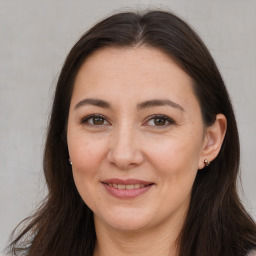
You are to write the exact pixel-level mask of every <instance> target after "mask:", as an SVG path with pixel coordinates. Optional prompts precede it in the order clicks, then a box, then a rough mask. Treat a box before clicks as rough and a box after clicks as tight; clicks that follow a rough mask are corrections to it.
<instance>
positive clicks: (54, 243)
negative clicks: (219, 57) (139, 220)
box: [9, 11, 256, 256]
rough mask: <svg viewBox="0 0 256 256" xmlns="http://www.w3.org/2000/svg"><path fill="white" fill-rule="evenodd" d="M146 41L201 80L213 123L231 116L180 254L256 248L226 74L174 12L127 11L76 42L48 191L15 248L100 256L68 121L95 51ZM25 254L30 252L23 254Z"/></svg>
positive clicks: (203, 174) (53, 136) (61, 99)
mask: <svg viewBox="0 0 256 256" xmlns="http://www.w3.org/2000/svg"><path fill="white" fill-rule="evenodd" d="M139 45H146V46H150V47H155V48H157V49H160V50H162V51H163V52H164V53H166V54H167V55H169V56H170V58H172V59H173V60H174V61H176V63H177V64H178V65H179V66H180V67H181V68H182V69H183V70H184V71H185V72H186V73H187V74H188V75H189V76H190V77H191V78H192V79H193V82H194V92H195V94H196V96H197V98H198V101H199V103H200V106H201V112H202V116H203V120H204V123H205V126H209V125H211V124H213V123H214V121H215V117H216V115H217V114H218V113H223V114H224V115H225V116H226V118H227V122H228V126H227V132H226V136H225V139H224V142H223V145H222V148H221V151H220V153H219V155H218V157H217V158H216V159H215V160H214V161H213V162H212V164H211V165H210V166H209V167H207V169H206V170H203V171H198V174H197V177H196V180H195V182H194V185H193V190H192V197H191V203H190V207H189V211H188V215H187V218H186V220H185V223H184V226H183V229H182V232H181V233H180V236H179V245H180V246H179V247H180V251H179V255H180V256H188V255H192V256H220V255H221V256H223V255H224V256H225V255H229V256H230V255H234V256H238V255H239V256H241V255H245V254H246V253H247V252H248V251H249V250H250V249H252V248H256V225H255V223H254V222H253V220H252V219H251V218H250V216H249V215H248V214H247V212H246V211H245V209H244V207H243V206H242V204H241V202H240V200H239V197H238V195H237V187H236V186H237V185H236V184H237V176H238V171H239V137H238V131H237V125H236V120H235V117H234V113H233V109H232V106H231V102H230V99H229V95H228V93H227V90H226V87H225V85H224V82H223V80H222V78H221V75H220V73H219V71H218V69H217V67H216V65H215V62H214V60H213V58H212V57H211V55H210V53H209V51H208V50H207V48H206V47H205V45H204V43H203V42H202V41H201V39H200V38H199V36H198V35H197V34H196V33H195V32H194V31H193V30H192V29H191V28H190V27H189V25H187V24H186V23H185V22H184V21H183V20H181V19H180V18H178V17H177V16H175V15H174V14H172V13H169V12H163V11H149V12H147V13H133V12H128V13H119V14H115V15H113V16H111V17H109V18H106V19H105V20H103V21H101V22H99V23H98V24H96V25H95V26H94V27H92V28H91V29H90V30H89V31H88V32H87V33H85V34H84V35H83V36H82V37H81V38H80V40H79V41H78V42H77V43H76V44H75V45H74V47H73V48H72V49H71V51H70V53H69V54H68V56H67V58H66V61H65V63H64V65H63V68H62V71H61V73H60V76H59V80H58V83H57V88H56V93H55V98H54V103H53V107H52V114H51V119H50V123H49V128H48V135H47V140H46V145H45V152H44V174H45V179H46V183H47V186H48V190H49V192H48V196H47V198H46V199H45V201H44V202H43V203H42V205H41V207H40V208H39V209H38V210H37V212H36V213H35V214H34V215H33V216H32V217H30V218H29V219H28V220H27V221H28V223H27V224H26V227H25V228H24V229H23V230H22V231H21V232H20V233H19V235H17V236H16V239H15V240H14V241H13V242H12V243H11V245H10V247H9V251H10V253H11V254H12V255H21V254H20V253H25V255H29V256H60V255H61V256H82V255H83V256H84V255H88V256H91V255H93V251H94V245H95V241H96V235H95V229H94V222H93V213H92V211H91V210H90V209H89V208H88V207H87V206H86V204H85V203H84V202H83V201H82V199H81V198H80V196H79V194H78V192H77V189H76V186H75V184H74V180H73V177H72V171H71V167H70V165H69V163H68V156H69V154H68V148H67V142H66V123H67V119H68V114H69V105H70V100H71V96H72V90H73V84H74V79H75V77H76V74H77V72H78V70H79V68H80V67H81V64H82V63H83V62H84V60H85V59H86V58H87V57H88V56H89V55H90V54H91V53H92V52H94V51H96V50H98V49H100V48H102V47H108V46H112V47H113V46H114V47H134V46H139ZM22 255H24V254H22Z"/></svg>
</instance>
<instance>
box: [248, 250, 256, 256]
mask: <svg viewBox="0 0 256 256" xmlns="http://www.w3.org/2000/svg"><path fill="white" fill-rule="evenodd" d="M246 256H256V250H251V251H250V252H249V253H248V254H247V255H246Z"/></svg>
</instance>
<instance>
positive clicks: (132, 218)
mask: <svg viewBox="0 0 256 256" xmlns="http://www.w3.org/2000/svg"><path fill="white" fill-rule="evenodd" d="M148 215H149V214H143V213H139V212H138V211H136V212H134V211H129V212H118V213H115V212H112V214H110V215H109V216H101V218H100V217H95V221H100V222H104V223H105V224H107V226H109V227H111V228H113V229H115V230H119V231H139V230H142V229H145V228H147V227H148V226H150V223H151V221H150V219H151V218H150V216H148Z"/></svg>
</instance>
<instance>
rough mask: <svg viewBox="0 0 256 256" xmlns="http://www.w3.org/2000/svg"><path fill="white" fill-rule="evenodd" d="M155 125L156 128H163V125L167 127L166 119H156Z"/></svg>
mask: <svg viewBox="0 0 256 256" xmlns="http://www.w3.org/2000/svg"><path fill="white" fill-rule="evenodd" d="M154 124H155V125H156V126H163V125H166V119H163V118H155V119H154Z"/></svg>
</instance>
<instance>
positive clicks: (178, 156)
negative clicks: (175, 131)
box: [148, 137, 200, 173]
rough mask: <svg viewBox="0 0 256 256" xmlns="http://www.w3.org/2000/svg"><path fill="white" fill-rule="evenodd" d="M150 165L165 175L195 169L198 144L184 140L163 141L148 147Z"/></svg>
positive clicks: (198, 149)
mask: <svg viewBox="0 0 256 256" xmlns="http://www.w3.org/2000/svg"><path fill="white" fill-rule="evenodd" d="M148 154H149V155H150V156H149V159H151V160H152V164H154V166H155V167H156V168H157V166H158V167H159V169H162V170H164V171H165V172H167V173H170V172H182V170H184V171H185V170H186V169H188V170H189V169H190V170H194V169H197V165H198V158H199V156H200V144H199V143H196V141H191V140H189V139H186V138H184V137H183V138H181V137H176V138H172V139H165V140H162V141H158V142H157V143H154V145H153V144H152V142H151V146H150V147H148Z"/></svg>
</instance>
